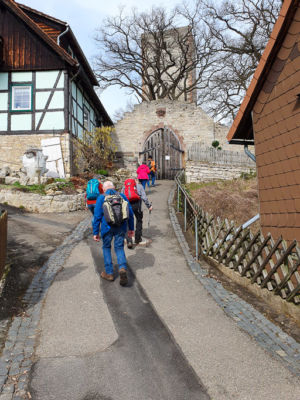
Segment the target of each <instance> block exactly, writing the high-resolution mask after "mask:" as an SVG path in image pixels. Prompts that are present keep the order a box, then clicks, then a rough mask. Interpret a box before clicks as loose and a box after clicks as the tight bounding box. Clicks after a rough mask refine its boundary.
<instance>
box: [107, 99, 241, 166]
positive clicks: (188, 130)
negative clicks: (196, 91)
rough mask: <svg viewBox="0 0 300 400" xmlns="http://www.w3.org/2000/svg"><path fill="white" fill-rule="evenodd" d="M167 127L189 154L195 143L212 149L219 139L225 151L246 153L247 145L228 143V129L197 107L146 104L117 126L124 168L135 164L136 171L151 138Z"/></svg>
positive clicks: (135, 109) (117, 137)
mask: <svg viewBox="0 0 300 400" xmlns="http://www.w3.org/2000/svg"><path fill="white" fill-rule="evenodd" d="M164 127H167V128H169V129H171V130H172V131H173V132H174V133H175V134H176V136H177V138H178V139H179V141H180V143H181V146H182V150H184V151H185V152H186V151H187V149H188V147H189V146H190V145H191V144H193V143H199V144H201V145H203V146H211V144H212V142H213V141H214V140H218V141H219V142H220V145H221V146H222V148H223V149H226V150H231V151H243V146H233V145H228V144H227V139H226V135H227V132H228V127H226V126H222V125H220V124H216V123H215V122H214V121H213V119H212V118H210V117H209V116H208V115H207V114H206V113H205V112H204V111H203V110H202V109H201V108H200V107H197V106H196V105H195V104H193V103H188V102H179V101H170V100H160V101H158V100H157V101H151V102H146V101H145V102H142V103H141V104H138V105H136V106H135V107H134V109H133V111H131V112H127V113H125V115H124V117H123V119H122V120H120V121H118V123H117V124H116V127H115V128H116V132H115V134H114V136H113V138H114V141H115V143H116V145H117V152H118V154H119V156H120V158H122V160H123V161H124V165H125V166H126V167H128V168H130V167H131V166H132V165H134V169H136V163H137V162H138V161H139V152H141V151H143V149H144V143H145V141H146V139H147V137H148V136H149V135H150V134H151V133H152V132H153V131H155V130H157V129H160V128H164Z"/></svg>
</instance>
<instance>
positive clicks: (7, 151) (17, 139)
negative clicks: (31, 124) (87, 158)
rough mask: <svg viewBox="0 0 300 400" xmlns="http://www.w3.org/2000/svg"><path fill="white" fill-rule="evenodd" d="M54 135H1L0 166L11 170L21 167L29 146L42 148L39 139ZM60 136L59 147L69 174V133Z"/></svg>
mask: <svg viewBox="0 0 300 400" xmlns="http://www.w3.org/2000/svg"><path fill="white" fill-rule="evenodd" d="M54 136H56V135H52V134H40V135H36V134H31V135H30V134H28V135H1V136H0V168H1V167H3V166H4V165H8V166H10V168H11V169H13V170H18V169H19V168H21V167H22V161H21V158H22V156H23V154H24V152H25V151H26V150H27V149H28V148H29V147H37V148H42V146H41V140H42V139H50V138H53V137H54ZM59 136H60V142H61V149H62V154H63V160H64V167H65V173H66V174H70V169H71V167H70V160H71V152H70V135H69V133H63V134H61V135H59Z"/></svg>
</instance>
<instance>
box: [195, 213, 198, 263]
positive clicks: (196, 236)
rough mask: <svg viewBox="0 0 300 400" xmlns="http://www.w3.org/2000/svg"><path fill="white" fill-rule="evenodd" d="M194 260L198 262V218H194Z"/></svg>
mask: <svg viewBox="0 0 300 400" xmlns="http://www.w3.org/2000/svg"><path fill="white" fill-rule="evenodd" d="M195 239H196V260H198V218H197V216H195Z"/></svg>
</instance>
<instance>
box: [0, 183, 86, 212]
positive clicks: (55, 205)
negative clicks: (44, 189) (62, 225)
mask: <svg viewBox="0 0 300 400" xmlns="http://www.w3.org/2000/svg"><path fill="white" fill-rule="evenodd" d="M0 203H7V204H9V205H11V206H14V207H19V208H20V207H21V208H23V207H24V208H25V209H26V210H27V211H31V212H36V213H51V212H58V213H60V212H70V211H77V210H83V209H84V208H85V194H84V193H80V194H76V195H74V194H73V195H65V194H60V195H46V196H43V195H40V194H36V193H26V192H21V191H18V190H6V189H3V190H0Z"/></svg>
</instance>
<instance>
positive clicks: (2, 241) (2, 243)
mask: <svg viewBox="0 0 300 400" xmlns="http://www.w3.org/2000/svg"><path fill="white" fill-rule="evenodd" d="M6 247H7V211H4V210H0V278H2V274H3V272H4V268H5V261H6Z"/></svg>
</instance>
